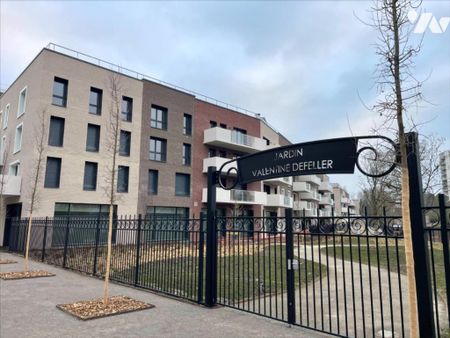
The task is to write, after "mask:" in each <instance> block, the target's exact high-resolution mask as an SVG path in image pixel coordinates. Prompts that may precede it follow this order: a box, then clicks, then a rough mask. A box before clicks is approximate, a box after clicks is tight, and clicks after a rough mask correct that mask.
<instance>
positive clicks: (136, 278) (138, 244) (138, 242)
mask: <svg viewBox="0 0 450 338" xmlns="http://www.w3.org/2000/svg"><path fill="white" fill-rule="evenodd" d="M141 227H142V215H141V214H139V216H138V224H137V234H136V268H135V271H134V286H137V285H138V284H139V264H140V263H139V260H140V255H139V252H140V249H141Z"/></svg>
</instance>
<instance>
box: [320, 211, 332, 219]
mask: <svg viewBox="0 0 450 338" xmlns="http://www.w3.org/2000/svg"><path fill="white" fill-rule="evenodd" d="M319 216H320V217H331V210H325V209H319Z"/></svg>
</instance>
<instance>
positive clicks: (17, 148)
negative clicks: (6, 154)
mask: <svg viewBox="0 0 450 338" xmlns="http://www.w3.org/2000/svg"><path fill="white" fill-rule="evenodd" d="M22 134H23V124H22V123H21V124H19V125H18V126H17V127H16V135H15V138H14V153H17V152H18V151H20V150H21V149H22Z"/></svg>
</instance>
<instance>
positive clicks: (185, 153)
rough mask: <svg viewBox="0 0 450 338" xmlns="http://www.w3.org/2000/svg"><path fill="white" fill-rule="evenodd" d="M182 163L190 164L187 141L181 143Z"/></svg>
mask: <svg viewBox="0 0 450 338" xmlns="http://www.w3.org/2000/svg"><path fill="white" fill-rule="evenodd" d="M183 165H186V166H190V165H191V145H190V144H187V143H184V144H183Z"/></svg>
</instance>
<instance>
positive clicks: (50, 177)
mask: <svg viewBox="0 0 450 338" xmlns="http://www.w3.org/2000/svg"><path fill="white" fill-rule="evenodd" d="M60 177H61V159H60V158H57V157H47V166H46V168H45V181H44V187H45V188H59V183H60Z"/></svg>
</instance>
